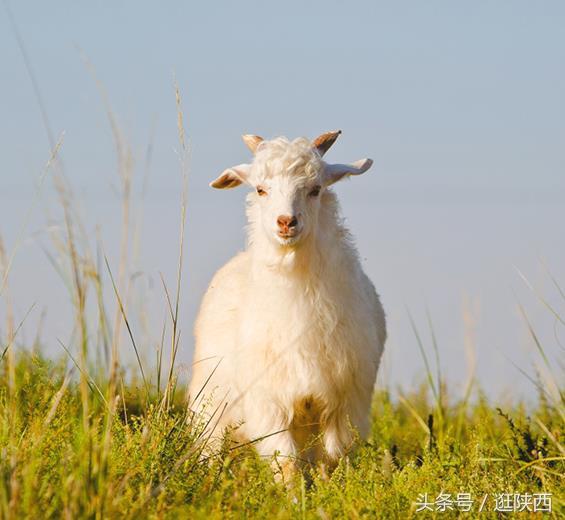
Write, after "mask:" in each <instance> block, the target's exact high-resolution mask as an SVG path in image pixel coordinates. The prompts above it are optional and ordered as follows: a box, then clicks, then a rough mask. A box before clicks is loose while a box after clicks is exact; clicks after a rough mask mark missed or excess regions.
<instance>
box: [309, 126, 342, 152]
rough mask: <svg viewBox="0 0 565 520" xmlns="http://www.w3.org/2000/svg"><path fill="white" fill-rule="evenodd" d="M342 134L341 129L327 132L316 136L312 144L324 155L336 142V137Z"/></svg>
mask: <svg viewBox="0 0 565 520" xmlns="http://www.w3.org/2000/svg"><path fill="white" fill-rule="evenodd" d="M339 134H341V130H335V131H333V132H326V133H325V134H322V135H321V136H319V137H316V139H314V141H312V146H313V147H314V148H316V149H317V150H318V153H319V154H320V155H321V156H322V157H323V156H324V154H325V153H326V152H327V151H328V150H329V149H330V148H331V146H332V144H334V143H335V141H336V139H337V138H338V137H339Z"/></svg>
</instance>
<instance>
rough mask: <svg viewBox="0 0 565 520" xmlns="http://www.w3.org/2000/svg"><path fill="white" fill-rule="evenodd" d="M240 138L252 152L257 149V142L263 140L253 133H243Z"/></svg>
mask: <svg viewBox="0 0 565 520" xmlns="http://www.w3.org/2000/svg"><path fill="white" fill-rule="evenodd" d="M241 138H242V139H243V142H244V143H245V144H246V145H247V148H249V149H250V150H251V151H252V152H253V153H255V150H257V147H258V146H259V144H260V143H262V142H263V141H264V139H263V138H262V137H260V136H258V135H253V134H245V135H242V136H241Z"/></svg>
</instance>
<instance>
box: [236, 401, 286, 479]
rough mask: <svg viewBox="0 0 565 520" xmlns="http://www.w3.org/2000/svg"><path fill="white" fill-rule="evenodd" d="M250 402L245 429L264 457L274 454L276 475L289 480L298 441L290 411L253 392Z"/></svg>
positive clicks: (247, 408)
mask: <svg viewBox="0 0 565 520" xmlns="http://www.w3.org/2000/svg"><path fill="white" fill-rule="evenodd" d="M247 402H248V403H249V406H246V419H245V424H244V427H245V433H246V437H247V438H248V439H249V441H250V442H252V443H253V445H254V446H255V448H256V449H257V452H258V453H259V455H260V456H261V457H268V458H273V460H272V467H273V471H274V472H275V478H276V479H277V480H282V481H284V482H288V481H289V479H291V477H292V475H293V474H294V473H295V470H296V454H297V449H296V444H295V442H294V439H293V437H292V433H291V431H290V419H289V414H288V413H285V411H284V410H283V409H282V408H281V407H280V406H277V405H276V404H274V403H273V402H272V401H270V400H266V399H264V398H262V397H258V396H257V395H254V396H250V398H249V399H248V400H247Z"/></svg>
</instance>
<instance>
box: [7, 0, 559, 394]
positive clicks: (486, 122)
mask: <svg viewBox="0 0 565 520" xmlns="http://www.w3.org/2000/svg"><path fill="white" fill-rule="evenodd" d="M11 5H12V11H13V13H14V16H15V18H16V20H17V23H18V25H19V29H20V32H21V35H22V37H23V40H24V41H25V45H26V47H27V51H28V53H29V56H30V59H31V61H32V63H33V67H34V70H35V74H36V77H37V80H38V83H39V85H40V88H41V92H42V95H43V97H44V101H45V105H46V108H47V112H48V114H49V118H50V121H51V125H52V127H53V130H54V132H55V134H59V133H60V132H61V131H63V130H64V131H65V138H64V145H63V150H62V157H63V160H64V163H65V166H66V170H67V174H68V176H69V178H70V179H71V181H72V183H73V186H74V187H75V190H76V193H77V196H78V197H79V200H80V206H81V208H82V213H83V218H84V221H85V222H86V224H87V229H88V231H89V233H91V234H93V233H94V230H95V227H96V225H97V224H99V225H100V226H101V228H102V234H103V237H104V243H105V246H106V248H107V250H108V251H109V254H110V256H111V258H112V257H113V259H114V261H115V252H116V245H115V244H116V240H117V232H116V226H115V224H114V222H115V220H116V219H117V218H118V216H119V201H118V199H117V197H116V196H115V194H114V192H113V191H112V186H113V185H115V184H116V172H115V155H114V150H113V144H112V138H111V132H110V127H109V125H108V122H107V118H106V115H105V112H104V107H103V103H102V102H101V99H100V96H99V94H98V92H97V90H96V86H95V83H94V81H93V79H92V77H91V76H90V75H89V73H88V71H87V69H86V67H85V66H84V64H83V62H82V60H81V57H80V53H79V51H78V50H77V49H78V48H80V49H82V50H83V51H84V53H86V55H88V57H89V58H90V60H91V61H92V63H93V65H94V67H95V68H96V71H97V75H98V77H99V79H100V80H101V82H102V83H103V84H104V86H105V88H106V90H107V92H108V95H109V98H110V102H111V104H112V107H113V109H114V111H115V113H116V116H117V118H118V120H119V123H120V125H121V127H122V129H123V130H124V133H125V135H126V136H127V138H128V140H129V142H130V143H131V145H132V148H133V151H134V155H135V160H136V173H137V177H138V181H139V178H140V177H141V176H142V174H143V165H144V155H145V149H146V147H147V143H148V142H149V140H151V141H152V144H153V159H152V169H151V173H150V177H149V183H148V190H147V194H146V203H145V220H144V222H145V224H144V229H143V239H144V242H143V246H142V255H141V262H140V265H139V266H136V268H138V267H141V268H142V270H143V271H144V273H146V275H147V277H148V278H149V279H151V280H153V285H152V288H151V289H150V290H149V296H148V297H147V300H148V302H150V303H149V305H150V306H151V308H152V309H154V313H153V316H154V321H155V323H154V324H153V325H154V327H153V330H152V331H151V333H152V335H153V336H154V338H157V337H158V336H159V334H160V328H159V323H160V322H161V319H162V316H163V315H164V305H163V300H162V295H161V292H160V288H159V283H158V272H159V271H162V272H163V273H164V274H165V276H166V277H167V279H168V280H170V281H171V282H172V280H173V279H174V270H175V262H176V241H177V229H178V199H179V187H180V181H179V171H178V161H177V157H176V155H175V153H174V148H175V147H176V146H177V134H176V115H175V103H174V95H173V86H172V84H173V73H174V74H175V75H176V78H177V81H178V84H179V86H180V89H181V91H182V94H183V101H184V109H185V116H186V123H187V132H188V135H189V138H190V144H191V150H192V152H191V172H190V194H189V203H190V211H189V216H188V258H189V260H188V263H187V269H188V271H187V273H188V276H187V278H186V283H185V287H184V289H185V294H186V296H187V297H186V299H185V301H184V305H183V307H182V317H183V330H184V332H183V337H184V340H185V341H184V344H183V349H184V350H183V353H182V358H183V360H184V361H186V362H188V361H189V360H190V349H191V341H192V340H191V338H189V336H190V334H189V333H191V328H192V322H193V319H194V314H195V312H196V308H197V305H198V301H199V298H200V296H201V294H202V291H203V290H204V288H205V287H206V284H207V282H208V280H209V278H210V277H211V275H212V274H213V272H214V270H215V269H217V268H218V267H219V266H220V265H221V264H222V263H223V262H225V261H226V260H227V259H228V258H229V257H230V256H231V255H232V254H234V253H235V252H236V251H237V250H238V249H239V248H241V247H242V246H243V240H244V234H243V225H244V214H243V199H244V194H245V190H244V189H241V190H233V191H231V192H215V191H214V190H211V189H210V188H208V182H209V181H210V180H211V179H212V178H214V177H215V176H216V175H217V174H218V173H219V172H220V171H221V170H222V169H224V168H225V167H227V166H230V165H232V164H236V163H239V162H242V161H244V160H247V159H248V153H247V152H246V149H245V147H244V146H243V144H242V143H241V140H240V138H239V136H240V134H242V133H258V134H261V135H264V136H266V137H271V136H275V135H280V134H283V135H288V136H289V137H295V136H298V135H306V136H311V137H314V136H316V135H317V134H319V133H322V132H324V131H326V130H330V129H335V128H341V129H342V130H343V135H342V136H341V137H340V141H338V143H337V144H336V145H334V148H333V149H332V151H331V152H330V153H329V154H328V158H329V159H333V160H336V161H340V162H342V161H348V160H355V159H358V158H361V157H365V156H369V157H372V158H373V159H374V161H375V165H374V167H373V169H372V170H371V171H370V172H369V173H367V174H366V175H365V176H363V177H362V178H358V179H355V180H353V181H351V182H347V183H342V184H341V185H339V186H338V187H336V190H337V191H338V192H339V195H340V199H341V201H342V206H343V212H344V215H345V216H346V217H347V220H348V222H349V225H350V227H351V229H352V231H353V233H354V234H355V236H356V237H357V242H358V245H359V249H360V252H361V255H362V257H363V259H364V262H365V266H366V269H367V271H368V273H369V274H370V275H371V277H372V278H373V280H374V282H375V284H376V286H377V289H378V290H379V291H380V292H381V294H382V298H383V302H384V305H385V309H386V310H387V313H388V316H389V326H390V341H389V343H388V346H387V348H388V350H389V352H388V354H387V356H388V357H387V359H386V362H385V364H384V367H383V368H384V370H383V374H382V376H383V381H386V382H389V383H391V384H392V385H396V384H397V383H401V384H410V383H412V382H414V381H418V380H421V379H422V377H423V375H422V366H423V365H422V362H421V359H420V356H419V353H418V350H417V345H416V342H415V340H414V337H413V334H412V332H411V331H410V329H409V322H408V319H407V311H406V309H407V308H408V309H410V311H411V312H412V314H413V315H414V316H415V318H416V320H417V322H418V324H419V325H420V326H421V328H422V329H423V331H422V332H423V333H424V335H425V310H426V308H428V309H429V311H430V313H431V315H432V318H433V321H434V325H435V329H436V334H437V336H438V341H439V344H440V349H441V356H442V365H443V370H444V372H445V373H448V375H449V378H450V379H451V380H452V381H453V382H454V384H457V383H458V382H460V381H461V379H462V378H463V375H464V374H465V362H464V350H463V308H464V305H463V302H464V300H465V299H466V298H470V299H471V300H473V301H474V302H475V305H476V306H478V310H477V312H476V323H477V325H476V340H477V357H478V366H479V377H480V379H481V382H482V384H483V386H484V387H485V388H487V390H489V391H492V392H495V393H500V392H504V391H506V390H508V389H513V388H518V389H519V391H520V393H522V394H524V395H526V394H530V393H531V387H530V386H529V383H528V382H527V381H525V380H522V379H521V378H522V376H520V375H519V373H518V372H517V371H516V370H515V369H514V368H513V367H512V366H511V365H509V363H508V361H506V360H505V358H504V355H506V356H508V357H510V358H512V359H513V360H515V362H516V363H518V364H519V365H520V366H522V367H523V368H526V369H528V370H529V371H531V372H533V370H532V368H531V364H530V362H529V360H528V355H529V354H528V352H529V350H528V348H529V347H528V341H527V336H526V334H525V329H524V326H523V323H522V322H521V320H520V318H519V316H518V313H517V310H516V302H517V299H519V300H520V301H522V302H523V303H524V304H526V305H527V308H528V311H529V312H531V316H532V319H533V321H534V323H535V324H536V326H537V327H538V330H539V333H540V335H541V336H542V337H543V338H544V340H546V341H547V342H548V345H549V346H550V347H551V348H553V350H554V351H556V350H555V348H557V349H558V348H559V347H555V348H554V344H555V334H554V323H553V320H552V319H551V316H548V313H547V311H546V310H545V309H543V308H542V306H540V305H538V304H537V303H536V300H535V297H534V296H533V295H532V294H531V293H529V292H528V290H527V289H525V287H524V284H523V283H522V281H521V280H520V278H519V277H518V276H517V274H516V271H515V269H514V266H516V267H518V268H519V269H520V270H522V271H523V272H524V273H525V274H526V275H527V276H528V277H530V278H531V281H532V283H534V284H535V285H536V287H539V288H540V290H541V291H542V292H543V293H544V294H545V295H546V297H547V298H548V299H549V300H550V301H551V302H553V303H555V305H556V306H559V305H561V308H563V301H559V299H558V296H557V295H556V294H555V292H552V290H551V286H550V284H549V282H548V277H547V275H546V274H545V273H544V268H543V264H542V262H541V261H540V260H543V261H546V262H547V264H548V266H549V267H550V269H551V271H552V273H553V274H554V275H555V277H556V278H557V279H559V280H561V282H562V283H563V284H565V267H564V266H565V263H564V255H565V242H564V230H563V222H564V219H565V204H563V200H564V196H565V32H564V31H563V27H564V25H565V4H564V3H563V2H559V1H553V2H551V1H540V2H531V1H517V0H511V1H510V0H509V1H497V2H487V1H473V2H449V1H427V2H422V1H395V2H392V1H389V2H377V1H358V2H336V1H327V0H326V1H324V2H321V1H312V2H297V1H284V2H259V1H256V2H249V1H240V2H218V3H211V2H208V3H204V2H198V3H196V2H194V3H190V4H189V3H188V2H172V1H171V2H160V3H157V2H133V1H132V2H124V1H119V2H111V3H110V2H90V3H87V2H76V1H75V2H71V1H65V2H63V1H59V2H49V3H46V2H39V1H35V2H30V1H25V0H18V1H17V2H15V1H12V2H11ZM1 12H2V14H1V16H0V63H2V80H1V81H0V99H1V100H2V112H1V113H2V117H1V119H0V142H1V143H2V161H1V163H0V164H1V168H0V233H1V234H2V235H3V236H4V238H5V240H6V242H7V245H8V249H10V248H11V247H12V246H13V244H14V242H15V239H16V231H17V229H18V228H19V225H20V223H21V222H22V221H23V218H24V215H25V211H26V209H27V208H28V207H29V206H30V204H31V202H32V199H33V183H34V180H35V179H37V177H38V176H39V174H40V172H41V170H42V168H43V165H44V163H45V162H46V160H47V158H48V156H49V145H48V141H47V139H46V134H45V131H44V129H43V126H42V122H41V117H40V112H39V110H38V106H37V102H36V99H35V97H34V94H33V90H32V87H31V83H30V81H29V78H28V76H27V73H26V69H25V67H24V63H23V60H22V57H21V55H20V52H19V50H18V47H17V44H16V41H15V39H14V36H13V33H12V31H11V28H10V25H9V23H8V19H7V16H6V11H5V9H2V10H1ZM152 135H153V137H152V138H151V136H152ZM140 184H141V183H140V182H138V183H137V189H136V196H137V194H139V191H140V190H139V186H140ZM42 200H43V201H44V204H50V205H52V203H53V200H54V196H53V191H52V189H51V187H50V186H49V187H47V189H45V190H44V192H43V194H42ZM45 230H46V222H45V218H44V216H43V214H42V212H41V211H40V210H38V209H36V211H35V212H34V214H33V218H32V221H31V223H30V226H29V227H28V229H27V231H26V234H25V237H26V241H25V244H24V246H23V247H22V249H21V250H20V252H19V253H18V256H17V258H16V263H15V267H14V271H13V278H12V290H13V292H14V293H15V300H16V306H17V310H18V314H19V315H20V316H21V315H23V313H24V312H25V310H26V309H27V307H28V306H29V305H30V304H31V303H33V302H37V305H38V309H42V308H45V309H46V310H47V317H46V321H45V326H44V330H43V338H44V341H45V343H46V344H47V346H48V348H50V349H51V351H53V352H57V347H56V339H55V338H57V337H62V338H68V336H69V334H70V331H69V320H70V317H71V314H70V311H69V309H68V306H67V305H66V303H65V298H66V296H65V293H64V291H63V290H62V288H61V287H60V285H61V283H60V281H59V280H58V278H57V276H56V274H55V273H54V272H53V270H52V268H51V266H50V264H49V262H48V260H47V258H46V257H45V254H44V253H43V251H42V249H41V247H40V245H41V244H46V243H47V241H46V240H45ZM0 312H2V313H3V312H4V308H3V307H0ZM35 314H36V315H39V310H37V311H35ZM37 317H38V316H32V317H30V321H29V324H28V326H27V328H26V330H25V331H24V333H25V334H26V335H27V336H28V337H33V334H34V326H35V323H37ZM0 318H1V316H0ZM140 334H141V332H140ZM557 337H558V339H560V340H562V341H564V342H565V331H563V329H561V330H559V329H557ZM154 338H153V339H154ZM500 351H502V352H503V353H504V355H502V354H501V353H500Z"/></svg>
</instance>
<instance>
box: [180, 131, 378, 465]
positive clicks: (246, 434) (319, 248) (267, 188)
mask: <svg viewBox="0 0 565 520" xmlns="http://www.w3.org/2000/svg"><path fill="white" fill-rule="evenodd" d="M339 134H340V132H328V133H326V134H323V135H322V136H320V137H319V138H318V139H316V140H315V141H314V142H310V141H309V140H307V139H305V138H299V139H296V140H294V141H292V142H290V141H289V140H287V139H286V138H284V137H279V138H276V139H273V140H271V141H264V140H263V139H262V138H261V137H258V136H252V135H245V136H243V139H244V141H245V143H246V144H247V146H248V147H249V148H250V149H251V151H252V152H254V153H255V158H254V161H253V162H252V164H240V165H238V166H234V167H233V168H229V169H227V170H225V171H224V172H223V173H222V175H220V177H218V178H217V179H216V180H215V181H214V182H212V183H211V186H212V187H214V188H219V189H225V188H234V187H236V186H238V185H240V184H243V183H245V184H249V185H250V186H252V187H253V192H251V193H250V194H249V195H248V197H247V202H248V205H247V216H248V220H249V227H248V235H249V236H248V245H247V249H246V250H245V251H243V252H241V253H239V254H238V255H236V256H235V257H234V258H232V259H231V260H230V261H229V262H228V263H227V264H226V265H225V266H224V267H222V268H221V269H220V270H219V271H218V272H217V273H216V275H215V276H214V278H213V280H212V282H211V284H210V286H209V288H208V291H207V292H206V294H205V296H204V299H203V302H202V306H201V308H200V312H199V316H198V319H197V321H196V327H195V336H196V347H195V354H194V365H193V376H192V381H191V385H190V395H191V396H192V398H195V396H197V395H198V396H200V395H202V389H203V388H204V393H205V394H208V396H210V395H211V397H209V398H208V406H210V401H211V407H212V409H215V410H218V412H217V414H216V416H215V417H214V419H213V420H212V423H215V422H216V421H217V417H218V415H219V414H220V413H221V417H220V419H219V426H220V427H222V429H223V428H225V427H228V426H234V425H235V426H237V428H236V431H235V435H236V436H237V437H238V438H239V439H240V440H243V441H253V440H255V439H261V438H262V440H260V441H259V442H257V443H256V447H257V449H258V451H259V453H260V454H261V455H268V456H272V455H276V454H280V455H282V456H283V457H285V458H284V460H286V461H290V460H294V459H297V460H308V461H310V462H317V461H326V462H329V463H331V464H333V463H335V462H336V461H337V459H338V458H339V457H340V456H341V455H343V454H344V453H346V452H347V451H348V450H349V449H350V448H351V446H352V444H353V441H354V438H355V433H354V431H355V430H357V431H358V432H359V433H360V434H361V435H362V436H364V435H366V434H367V433H368V428H369V412H370V404H371V396H372V392H373V387H374V384H375V378H376V374H377V368H378V366H379V361H380V357H381V354H382V351H383V347H384V343H385V339H386V327H385V316H384V312H383V308H382V306H381V303H380V301H379V297H378V295H377V293H376V292H375V289H374V287H373V284H372V283H371V281H370V280H369V278H368V277H367V276H366V275H365V273H364V272H363V270H362V268H361V265H360V262H359V257H358V254H357V251H356V249H355V246H354V245H353V242H352V239H351V236H350V234H349V232H348V231H347V229H346V228H345V227H344V225H343V223H342V220H341V218H340V216H339V207H338V202H337V198H336V195H335V194H334V193H333V191H332V190H330V189H328V188H329V186H330V185H332V184H333V183H335V182H337V181H339V180H340V179H342V178H344V177H347V176H349V175H360V174H362V173H364V172H365V171H366V170H368V169H369V168H370V166H371V164H372V161H371V160H370V159H363V160H360V161H357V162H356V163H353V164H352V165H343V164H332V165H330V164H327V163H326V162H324V161H323V160H322V156H323V154H324V153H325V152H326V151H327V150H328V149H329V147H330V146H331V145H332V144H333V143H334V141H335V140H336V138H337V136H338V135H339ZM198 400H199V401H200V402H202V401H203V400H202V398H201V397H200V398H199V399H198ZM197 406H198V405H197ZM222 409H223V412H222ZM292 466H293V463H289V462H286V463H283V467H285V468H289V469H288V471H292ZM284 473H286V471H285V472H284Z"/></svg>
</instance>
